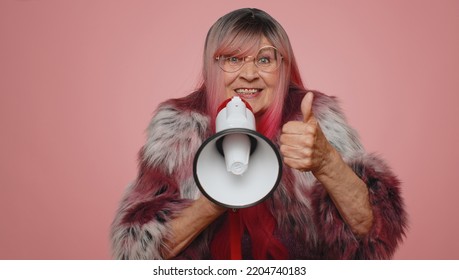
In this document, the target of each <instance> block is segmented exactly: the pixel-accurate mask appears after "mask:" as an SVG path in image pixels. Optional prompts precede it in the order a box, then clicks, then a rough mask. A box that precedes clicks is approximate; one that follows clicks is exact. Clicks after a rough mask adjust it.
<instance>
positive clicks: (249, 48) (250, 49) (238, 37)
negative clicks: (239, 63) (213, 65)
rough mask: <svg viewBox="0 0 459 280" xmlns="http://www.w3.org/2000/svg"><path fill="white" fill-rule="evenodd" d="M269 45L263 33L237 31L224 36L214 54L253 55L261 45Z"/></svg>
mask: <svg viewBox="0 0 459 280" xmlns="http://www.w3.org/2000/svg"><path fill="white" fill-rule="evenodd" d="M271 45H272V44H271V42H270V41H269V40H268V39H267V38H266V37H265V36H264V35H263V34H257V33H255V34H253V33H249V32H244V33H243V32H238V33H236V34H232V35H230V36H227V37H226V38H224V39H223V40H222V41H221V43H220V46H219V47H218V48H217V50H216V54H215V55H216V56H218V55H229V54H239V55H255V54H256V53H257V52H258V50H259V49H260V48H261V47H263V46H271Z"/></svg>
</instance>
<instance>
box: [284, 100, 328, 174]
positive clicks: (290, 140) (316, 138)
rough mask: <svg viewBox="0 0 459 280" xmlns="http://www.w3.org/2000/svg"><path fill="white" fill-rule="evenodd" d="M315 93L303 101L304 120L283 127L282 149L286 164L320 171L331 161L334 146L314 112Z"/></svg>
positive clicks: (304, 169) (314, 171) (303, 169)
mask: <svg viewBox="0 0 459 280" xmlns="http://www.w3.org/2000/svg"><path fill="white" fill-rule="evenodd" d="M313 99H314V94H313V93H312V92H308V93H307V94H306V95H305V96H304V98H303V100H302V102H301V112H302V114H303V121H290V122H287V123H286V124H284V126H283V127H282V134H281V136H280V144H281V145H280V151H281V153H282V155H283V156H284V162H285V164H286V165H288V166H290V167H292V168H295V169H298V170H301V171H312V172H313V173H320V172H322V171H323V169H324V167H325V166H326V165H327V163H328V161H330V157H331V156H332V153H333V152H334V148H333V147H332V146H331V144H330V143H329V142H328V140H327V139H326V138H325V135H324V134H323V132H322V129H321V128H320V126H319V123H318V122H317V119H316V118H315V117H314V114H313V112H312V101H313Z"/></svg>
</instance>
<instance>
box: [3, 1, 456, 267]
mask: <svg viewBox="0 0 459 280" xmlns="http://www.w3.org/2000/svg"><path fill="white" fill-rule="evenodd" d="M241 7H257V8H261V9H263V10H266V11H267V12H268V13H270V14H271V15H272V16H274V17H275V18H276V19H277V20H278V21H279V22H280V23H281V24H282V25H283V26H284V28H285V29H286V31H287V33H288V34H289V36H290V39H291V42H292V44H293V48H294V51H295V55H296V58H297V60H298V62H299V66H300V69H301V73H302V75H303V78H304V80H305V83H306V85H307V87H309V88H311V89H317V90H320V91H323V92H325V93H327V94H329V95H334V96H337V97H338V98H339V99H340V101H341V105H342V107H343V108H344V111H345V113H346V115H347V117H348V120H349V122H350V124H351V125H352V126H353V127H355V128H356V129H357V130H358V131H359V134H360V136H361V139H362V141H363V143H364V145H365V147H366V149H367V150H368V151H371V152H375V153H378V154H380V155H381V156H382V157H383V158H384V159H386V160H387V162H388V163H389V164H390V166H391V167H392V169H393V170H394V172H395V173H396V174H398V176H399V178H400V179H401V181H402V189H403V196H404V198H405V202H406V207H407V208H406V209H407V210H408V213H409V217H410V228H409V231H408V233H407V236H406V239H405V240H404V242H403V244H402V245H401V246H400V248H399V249H398V251H397V252H396V254H395V259H458V258H459V241H458V236H459V224H458V217H457V215H458V213H459V203H457V200H458V194H459V188H458V183H457V182H459V171H458V167H459V160H458V157H459V152H458V148H457V144H458V143H459V125H458V124H457V120H458V119H459V118H458V113H457V112H458V109H457V106H458V103H459V51H458V50H459V35H458V34H459V1H454V0H451V1H447V0H439V1H433V0H432V1H415V0H407V1H397V0H390V1H383V0H381V1H363V0H361V1H359V0H350V1H321V0H317V1H291V0H284V1H271V2H269V3H268V1H215V0H207V1H176V0H173V1H150V0H148V1H147V0H144V1H128V0H125V1H111V0H105V1H102V0H81V1H60V0H21V1H19V0H18V1H14V0H2V1H0V131H1V138H0V157H1V162H0V227H1V229H0V259H109V258H110V257H111V256H110V245H109V228H110V223H111V222H112V219H113V217H114V214H115V211H116V208H117V207H118V203H119V201H120V199H121V196H122V194H123V192H124V189H125V187H126V185H127V184H128V183H129V182H130V181H131V180H133V179H134V178H135V176H136V172H137V152H138V150H139V149H140V147H141V146H142V145H143V143H144V141H145V133H144V131H145V128H146V127H147V124H148V122H149V120H150V118H151V116H152V114H153V112H154V110H155V108H156V107H157V105H158V104H159V103H160V102H162V101H164V100H166V99H168V98H171V97H179V96H184V95H186V94H188V93H190V92H191V91H192V90H193V89H194V88H195V86H196V84H197V82H198V81H199V74H200V66H201V59H202V57H201V56H202V50H203V45H204V39H205V35H206V33H207V30H208V29H209V27H210V26H211V25H212V24H213V23H214V22H215V21H216V20H217V19H218V18H219V17H220V16H222V15H223V14H225V13H227V12H229V11H231V10H234V9H237V8H241Z"/></svg>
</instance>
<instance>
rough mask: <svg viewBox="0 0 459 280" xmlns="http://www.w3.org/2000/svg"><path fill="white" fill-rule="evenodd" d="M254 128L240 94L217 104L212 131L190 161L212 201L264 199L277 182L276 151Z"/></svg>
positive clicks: (243, 203) (228, 203) (244, 203)
mask: <svg viewBox="0 0 459 280" xmlns="http://www.w3.org/2000/svg"><path fill="white" fill-rule="evenodd" d="M247 107H249V108H247ZM255 128H256V125H255V117H254V115H253V113H252V111H251V109H250V106H249V105H248V104H247V103H245V101H243V100H242V99H241V98H239V97H233V98H232V99H228V100H227V101H225V102H224V103H223V104H222V105H221V106H220V111H219V113H218V115H217V118H216V134H215V135H213V136H212V137H210V138H208V139H207V140H206V141H205V142H204V143H203V144H202V145H201V147H200V148H199V149H198V151H197V153H196V156H195V158H194V164H193V174H194V178H195V181H196V184H197V185H198V187H199V189H200V190H201V192H202V193H203V194H204V195H205V196H206V197H207V198H209V199H210V200H212V201H213V202H215V203H217V204H219V205H221V206H225V207H228V208H244V207H249V206H252V205H255V204H258V203H259V202H261V201H263V200H264V199H266V198H267V197H268V196H269V195H270V194H271V193H272V192H273V191H274V190H275V188H276V187H277V185H278V184H279V182H280V178H281V176H282V162H281V157H280V154H279V152H278V150H277V148H276V147H275V146H274V144H273V143H272V142H271V141H270V140H269V139H267V138H266V137H265V136H263V135H261V134H260V133H258V132H256V130H255Z"/></svg>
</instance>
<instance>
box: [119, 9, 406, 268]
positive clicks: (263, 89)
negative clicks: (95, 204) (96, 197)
mask: <svg viewBox="0 0 459 280" xmlns="http://www.w3.org/2000/svg"><path fill="white" fill-rule="evenodd" d="M202 78H203V79H202V84H201V86H200V87H199V89H198V90H197V91H195V92H193V93H192V94H190V95H188V96H186V97H183V98H179V99H173V100H168V101H166V102H164V103H162V104H161V105H160V106H159V108H158V109H157V111H156V113H155V115H154V117H153V119H152V121H151V123H150V125H149V128H148V139H147V141H146V144H145V145H144V147H143V148H142V149H141V151H140V154H139V161H140V164H139V173H138V176H137V179H136V180H135V181H134V182H133V183H132V184H131V185H130V186H129V187H128V188H127V191H126V194H125V196H124V198H123V199H122V201H121V205H120V208H119V210H118V212H117V214H116V217H115V219H114V221H113V224H112V231H111V238H112V246H113V255H114V257H115V258H119V259H174V258H175V259H228V258H230V245H229V242H228V240H229V238H230V232H231V231H230V230H229V227H230V222H229V213H228V212H229V211H228V209H225V208H224V207H222V206H219V205H217V204H214V203H213V202H211V201H210V200H208V199H207V198H206V197H205V196H203V195H201V193H200V191H199V189H198V188H197V186H196V183H195V181H194V179H193V172H192V171H193V159H194V156H195V154H196V151H197V150H198V148H199V146H200V145H201V143H202V142H203V141H204V140H205V139H207V138H208V137H209V136H211V135H212V134H214V133H215V117H216V114H217V108H218V106H219V105H220V103H221V102H223V101H224V100H226V99H227V98H231V97H233V96H239V97H240V98H242V99H244V100H245V101H246V102H248V103H249V104H250V106H251V107H252V109H253V112H254V115H255V118H256V123H257V131H258V132H260V133H261V134H263V135H264V136H266V137H267V138H269V139H271V140H272V141H273V142H274V143H275V144H276V145H277V146H278V147H279V150H280V153H281V155H282V158H283V173H282V178H281V181H280V184H279V186H278V187H277V189H276V190H275V191H274V192H273V193H272V195H271V196H270V197H269V198H267V199H266V200H264V201H263V202H261V203H259V204H257V205H255V206H251V207H248V208H244V209H239V210H238V211H239V217H240V224H241V232H240V234H241V244H242V258H244V259H388V258H390V257H391V256H392V255H393V253H394V251H395V249H396V247H397V246H398V244H399V243H400V242H401V240H402V238H403V236H404V231H405V229H406V214H405V211H404V207H403V201H402V198H401V196H400V189H399V181H398V180H397V178H396V177H395V175H394V174H393V173H392V172H391V170H390V169H389V168H388V166H387V165H386V164H385V163H384V162H383V161H382V160H381V159H379V158H378V157H376V156H375V155H372V154H368V153H366V152H365V150H364V148H363V147H362V145H361V143H360V142H359V139H358V137H357V134H356V132H355V131H354V130H353V129H352V128H351V127H350V126H349V125H348V124H347V123H346V120H345V118H344V115H343V113H342V111H341V109H340V108H339V106H338V103H337V101H336V99H335V98H333V97H329V96H327V95H325V94H322V93H320V92H317V91H308V90H306V89H305V87H304V85H303V83H302V80H301V77H300V74H299V70H298V66H297V63H296V61H295V57H294V55H293V51H292V47H291V45H290V42H289V39H288V36H287V34H286V32H285V31H284V29H283V28H282V26H281V25H280V24H279V23H278V22H277V21H276V20H275V19H273V18H272V17H271V16H270V15H268V14H267V13H265V12H263V11H261V10H258V9H240V10H236V11H233V12H231V13H229V14H227V15H225V16H223V17H221V18H220V19H219V20H218V21H217V22H216V23H215V24H214V25H213V26H212V27H211V28H210V30H209V32H208V34H207V38H206V43H205V49H204V63H203V77H202ZM216 183H217V182H216ZM241 195H243V193H242V194H241Z"/></svg>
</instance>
